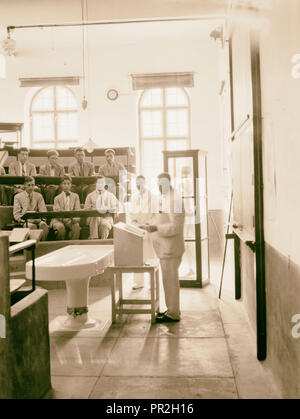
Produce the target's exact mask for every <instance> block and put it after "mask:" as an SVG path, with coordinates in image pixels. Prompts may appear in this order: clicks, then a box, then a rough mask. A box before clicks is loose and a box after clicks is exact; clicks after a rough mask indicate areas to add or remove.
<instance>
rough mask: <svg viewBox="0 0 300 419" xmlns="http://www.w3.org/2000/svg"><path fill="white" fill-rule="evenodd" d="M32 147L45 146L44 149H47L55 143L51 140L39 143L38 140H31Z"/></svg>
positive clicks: (53, 146)
mask: <svg viewBox="0 0 300 419" xmlns="http://www.w3.org/2000/svg"><path fill="white" fill-rule="evenodd" d="M33 147H34V148H45V149H49V148H55V143H54V142H53V143H52V142H49V143H48V142H45V143H39V142H33Z"/></svg>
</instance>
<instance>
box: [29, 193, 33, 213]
mask: <svg viewBox="0 0 300 419" xmlns="http://www.w3.org/2000/svg"><path fill="white" fill-rule="evenodd" d="M28 198H29V211H33V209H32V193H31V194H30V195H29V197H28Z"/></svg>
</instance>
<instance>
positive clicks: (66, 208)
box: [63, 192, 70, 211]
mask: <svg viewBox="0 0 300 419" xmlns="http://www.w3.org/2000/svg"><path fill="white" fill-rule="evenodd" d="M63 194H64V202H65V210H66V211H70V195H69V196H67V195H66V193H65V192H63Z"/></svg>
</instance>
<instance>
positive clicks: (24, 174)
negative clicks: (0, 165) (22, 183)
mask: <svg viewBox="0 0 300 419" xmlns="http://www.w3.org/2000/svg"><path fill="white" fill-rule="evenodd" d="M22 176H26V173H25V167H24V165H23V164H22Z"/></svg>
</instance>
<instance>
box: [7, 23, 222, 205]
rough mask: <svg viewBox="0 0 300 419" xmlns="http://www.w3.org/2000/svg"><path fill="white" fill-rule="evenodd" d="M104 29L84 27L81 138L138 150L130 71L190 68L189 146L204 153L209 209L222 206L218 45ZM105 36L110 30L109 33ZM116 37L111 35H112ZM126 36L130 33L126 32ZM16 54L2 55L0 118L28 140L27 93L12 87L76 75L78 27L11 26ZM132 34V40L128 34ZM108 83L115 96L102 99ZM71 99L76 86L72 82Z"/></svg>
mask: <svg viewBox="0 0 300 419" xmlns="http://www.w3.org/2000/svg"><path fill="white" fill-rule="evenodd" d="M105 34H106V35H107V32H105V33H103V31H101V30H97V29H96V28H91V29H89V30H88V31H87V33H86V37H87V38H88V40H89V42H88V49H87V55H86V62H87V73H88V77H87V85H88V92H87V99H88V109H87V110H86V111H82V110H80V112H79V132H80V139H81V141H82V143H86V142H87V140H88V138H89V137H91V138H92V139H93V140H94V141H95V142H96V143H97V144H98V145H99V146H100V147H106V146H128V145H132V146H135V147H138V130H137V101H138V93H137V92H134V91H133V90H132V87H131V77H130V74H132V73H148V72H172V71H194V72H195V87H194V88H190V89H189V93H190V97H191V103H192V112H191V133H192V147H193V148H200V149H205V150H208V156H209V158H208V171H209V175H208V179H209V185H208V186H209V207H210V208H212V209H219V208H222V199H223V196H222V190H221V188H222V168H221V139H220V121H219V112H220V111H219V98H218V90H219V85H220V84H219V48H218V46H217V44H215V43H214V41H212V39H210V38H209V36H207V38H206V39H205V40H203V41H201V40H180V39H179V40H178V39H176V40H174V41H173V40H165V39H163V41H162V42H159V41H158V40H157V39H155V41H151V40H149V39H146V40H143V33H141V40H140V41H139V40H138V39H139V38H140V36H139V33H137V36H136V39H135V40H132V39H129V40H127V41H125V42H121V41H119V42H118V41H117V40H116V39H114V42H110V40H109V39H103V38H104V36H105ZM110 34H111V35H112V33H111V32H110ZM114 36H115V35H114ZM131 36H132V34H131ZM14 39H16V42H17V49H18V55H17V56H16V57H7V78H6V79H0V94H1V97H4V98H5V100H4V101H2V105H1V106H0V120H1V121H10V122H14V121H24V122H25V124H26V127H25V142H26V143H27V144H28V145H29V129H28V127H29V123H28V122H29V119H28V105H29V99H30V98H31V95H32V91H30V89H28V88H20V87H19V81H18V78H19V77H38V76H40V77H47V76H78V75H79V76H80V75H82V48H81V32H80V31H78V29H76V30H75V29H72V28H68V29H65V28H64V29H44V30H41V29H34V30H27V31H25V32H24V31H19V32H18V31H16V32H15V33H14ZM133 39H134V38H133ZM110 88H116V89H117V90H118V91H119V93H120V96H119V98H118V99H117V100H116V101H115V102H113V101H110V100H108V99H107V97H106V93H107V90H108V89H110ZM72 90H73V91H74V93H75V94H76V96H77V100H78V103H79V104H80V103H81V100H82V97H83V90H82V86H79V87H78V86H77V87H72Z"/></svg>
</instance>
